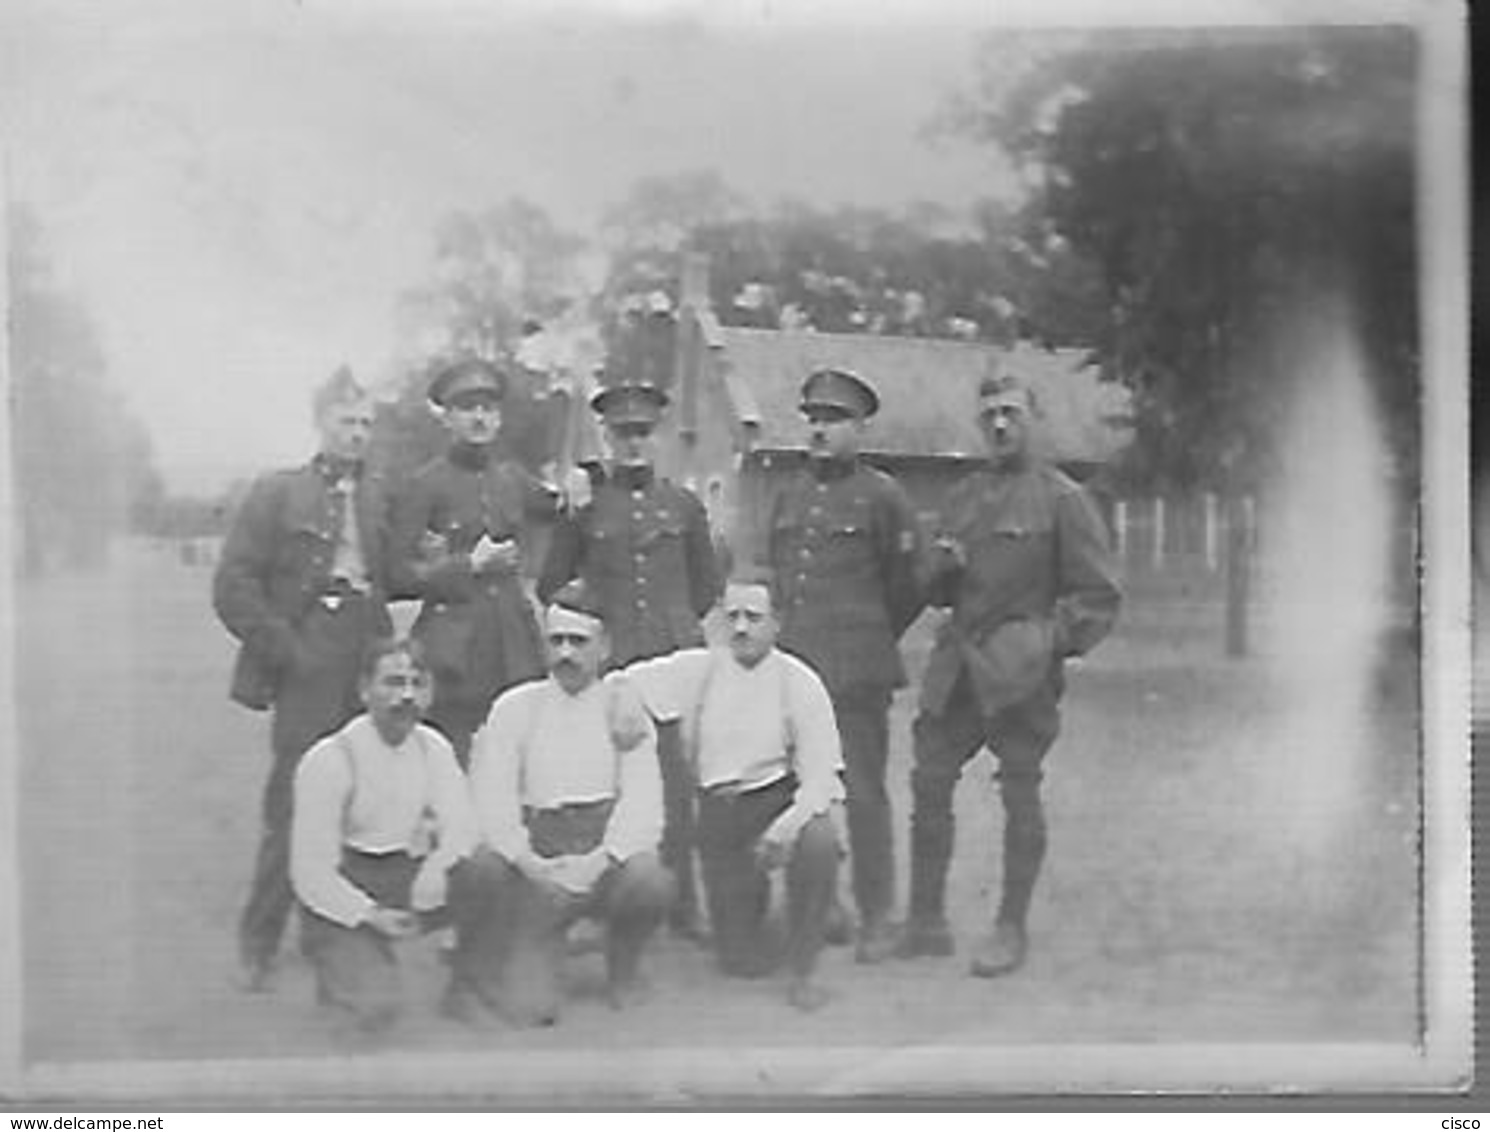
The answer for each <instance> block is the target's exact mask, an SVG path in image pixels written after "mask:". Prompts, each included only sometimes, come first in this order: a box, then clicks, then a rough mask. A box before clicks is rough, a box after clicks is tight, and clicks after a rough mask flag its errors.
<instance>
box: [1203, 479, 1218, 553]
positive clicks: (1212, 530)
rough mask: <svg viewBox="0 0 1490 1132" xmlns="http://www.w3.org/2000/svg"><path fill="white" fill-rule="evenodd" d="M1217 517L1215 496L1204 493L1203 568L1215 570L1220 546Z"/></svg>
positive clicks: (1212, 493) (1211, 493) (1210, 493)
mask: <svg viewBox="0 0 1490 1132" xmlns="http://www.w3.org/2000/svg"><path fill="white" fill-rule="evenodd" d="M1218 518H1219V516H1218V515H1217V514H1216V494H1215V492H1211V491H1208V492H1206V493H1205V568H1206V569H1207V570H1214V569H1215V568H1216V556H1217V552H1218V550H1219V545H1220V539H1219V536H1220V530H1219V526H1220V524H1219V522H1218Z"/></svg>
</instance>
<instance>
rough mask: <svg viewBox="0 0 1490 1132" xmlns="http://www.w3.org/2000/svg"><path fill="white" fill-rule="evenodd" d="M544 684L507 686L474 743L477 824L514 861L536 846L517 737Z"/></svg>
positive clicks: (473, 793) (473, 792)
mask: <svg viewBox="0 0 1490 1132" xmlns="http://www.w3.org/2000/svg"><path fill="white" fill-rule="evenodd" d="M544 689H545V686H544V685H542V684H524V685H520V686H519V687H516V688H513V689H511V690H510V691H507V692H504V693H503V694H502V695H501V696H499V697H498V698H497V702H496V703H494V704H493V705H492V709H491V714H490V715H489V716H487V719H486V724H485V726H483V727H482V728H481V730H480V731H478V732H477V733H476V737H475V739H474V740H473V741H472V744H471V801H472V803H473V806H474V809H475V816H476V825H477V829H478V831H479V833H480V835H481V836H482V837H483V838H485V840H486V843H487V844H488V845H490V846H491V847H492V848H493V849H494V850H496V851H497V852H498V853H499V854H501V855H502V856H503V857H505V858H506V859H507V860H509V861H515V860H517V859H518V858H519V857H522V856H526V855H527V854H528V853H529V852H531V850H532V843H531V842H530V841H529V840H528V829H527V826H525V825H524V824H523V805H522V752H521V751H520V750H519V749H518V742H519V738H520V737H521V736H522V735H523V734H525V733H526V731H527V729H528V724H529V715H530V714H531V713H532V712H533V711H534V710H536V707H537V705H536V704H534V703H533V702H532V699H533V697H534V696H537V695H542V694H543V692H544Z"/></svg>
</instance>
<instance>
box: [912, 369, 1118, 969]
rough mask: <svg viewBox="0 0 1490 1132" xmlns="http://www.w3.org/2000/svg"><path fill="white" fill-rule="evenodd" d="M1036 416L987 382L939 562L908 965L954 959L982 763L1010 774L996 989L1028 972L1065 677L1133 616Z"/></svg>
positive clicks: (993, 943)
mask: <svg viewBox="0 0 1490 1132" xmlns="http://www.w3.org/2000/svg"><path fill="white" fill-rule="evenodd" d="M1034 409H1035V403H1034V398H1033V396H1032V395H1031V393H1030V391H1029V389H1028V388H1027V387H1026V386H1025V385H1024V384H1023V383H1021V382H1020V381H1019V380H1018V379H1016V378H1013V377H1009V376H1005V377H992V376H990V377H987V378H984V379H983V381H982V383H981V384H980V385H979V387H978V421H979V424H980V425H981V427H982V430H983V435H984V438H985V443H986V445H987V449H988V457H989V459H988V466H987V467H986V468H984V469H980V470H979V471H976V472H973V473H972V474H971V475H970V476H968V478H967V479H965V480H963V481H962V483H960V484H958V485H957V486H956V487H955V488H953V489H952V491H951V493H950V494H949V496H948V498H947V504H946V508H945V511H944V513H943V522H942V528H941V530H942V532H943V533H942V534H941V535H940V536H939V537H938V538H937V540H936V543H935V545H934V546H933V548H932V550H933V554H932V559H931V562H932V568H931V576H930V579H929V582H928V598H929V601H930V603H931V604H932V605H937V606H950V607H951V616H950V618H949V619H948V620H947V621H946V623H945V624H944V625H943V627H942V629H941V632H940V633H939V635H938V637H937V641H936V644H935V646H934V648H933V650H932V654H931V658H930V660H929V662H928V664H927V668H926V675H925V678H924V680H923V681H922V686H921V709H920V714H919V715H918V716H917V718H916V722H915V726H914V737H915V766H914V769H913V770H912V772H911V788H912V794H913V798H914V802H913V805H914V810H913V813H912V815H911V896H910V920H909V922H908V924H907V930H906V934H905V937H904V942H903V947H902V954H903V955H906V956H907V957H910V956H916V955H949V954H951V952H952V936H951V932H950V931H949V929H948V927H947V921H946V916H945V910H944V904H943V901H944V892H945V889H946V880H947V868H948V865H949V863H950V862H951V858H952V847H953V815H952V795H953V791H954V789H955V788H956V786H957V780H958V778H959V776H960V775H961V773H962V767H963V765H964V764H965V763H966V762H967V760H968V759H970V758H972V757H973V755H974V754H976V753H977V752H978V750H979V749H980V748H981V747H983V746H984V745H987V746H988V748H989V749H990V750H991V751H992V752H993V753H994V755H995V757H996V758H997V759H998V764H999V769H998V783H999V792H1000V794H1001V795H1002V798H1003V807H1004V858H1003V891H1002V898H1001V900H1000V903H999V907H998V914H997V917H996V918H995V920H994V923H993V928H992V931H991V932H990V933H989V934H988V935H987V936H986V937H985V938H984V939H983V940H982V941H981V942H980V944H979V945H978V948H977V950H976V951H975V952H974V954H973V958H972V973H973V974H974V975H978V976H983V977H989V976H994V975H1000V974H1004V973H1005V972H1008V971H1012V970H1014V969H1015V968H1017V967H1018V966H1019V965H1020V964H1021V963H1023V962H1024V957H1025V952H1026V950H1027V947H1028V937H1027V934H1026V930H1025V918H1026V914H1027V912H1028V910H1029V904H1030V896H1031V894H1032V893H1033V892H1034V887H1035V879H1036V877H1037V876H1038V875H1039V872H1040V864H1041V862H1042V860H1043V859H1044V856H1045V841H1046V836H1045V813H1044V810H1043V808H1042V805H1041V801H1040V778H1041V764H1042V762H1043V760H1044V757H1045V752H1046V751H1048V750H1049V749H1050V746H1051V744H1052V743H1053V742H1054V741H1055V737H1056V734H1057V732H1058V731H1059V730H1060V715H1059V711H1058V705H1059V702H1060V696H1061V692H1062V690H1063V688H1064V679H1063V676H1062V667H1063V665H1064V662H1065V660H1066V658H1067V657H1072V656H1080V655H1081V654H1083V653H1085V652H1086V651H1087V650H1088V649H1090V648H1092V647H1093V646H1094V645H1096V644H1097V642H1098V641H1100V640H1101V639H1102V638H1103V637H1104V636H1106V635H1107V632H1108V631H1109V630H1110V629H1111V628H1112V624H1113V621H1114V620H1115V619H1116V617H1117V612H1118V606H1119V603H1120V600H1121V597H1120V593H1119V590H1118V583H1117V573H1116V568H1115V565H1114V563H1113V560H1112V557H1111V552H1110V549H1109V546H1108V537H1107V530H1106V528H1105V527H1104V525H1103V523H1102V520H1101V518H1100V516H1099V515H1098V514H1097V510H1096V508H1095V507H1093V506H1092V504H1091V501H1090V500H1089V499H1088V498H1087V496H1086V494H1085V493H1084V492H1083V491H1082V489H1081V488H1080V487H1079V486H1078V485H1077V484H1075V483H1074V482H1073V481H1071V480H1070V479H1068V478H1067V477H1066V476H1064V475H1062V474H1061V473H1060V472H1059V471H1057V470H1056V469H1054V468H1052V467H1049V466H1048V465H1044V464H1042V463H1040V462H1038V461H1036V460H1034V459H1033V458H1032V457H1031V454H1030V451H1029V430H1030V426H1031V417H1032V415H1033V413H1034Z"/></svg>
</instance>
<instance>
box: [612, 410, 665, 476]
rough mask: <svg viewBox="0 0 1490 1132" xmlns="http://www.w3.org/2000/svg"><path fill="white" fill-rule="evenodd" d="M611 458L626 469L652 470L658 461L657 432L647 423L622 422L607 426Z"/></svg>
mask: <svg viewBox="0 0 1490 1132" xmlns="http://www.w3.org/2000/svg"><path fill="white" fill-rule="evenodd" d="M605 434H606V436H607V437H608V438H609V440H610V450H611V456H612V457H613V458H614V459H615V461H616V463H618V464H620V465H621V466H622V467H626V468H650V467H651V466H652V464H653V463H654V461H655V460H656V448H655V441H656V436H657V430H656V429H655V428H653V427H652V426H651V425H650V424H648V423H647V422H645V421H620V422H618V423H616V424H612V425H606V426H605Z"/></svg>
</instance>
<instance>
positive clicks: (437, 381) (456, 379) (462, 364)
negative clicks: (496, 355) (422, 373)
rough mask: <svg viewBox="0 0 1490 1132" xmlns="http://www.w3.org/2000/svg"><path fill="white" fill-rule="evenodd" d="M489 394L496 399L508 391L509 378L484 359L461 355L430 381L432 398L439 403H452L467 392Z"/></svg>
mask: <svg viewBox="0 0 1490 1132" xmlns="http://www.w3.org/2000/svg"><path fill="white" fill-rule="evenodd" d="M478 392H479V393H489V394H490V395H491V396H492V397H495V398H496V399H497V400H501V399H502V398H503V397H504V396H506V394H507V377H506V375H505V374H503V373H502V371H501V370H499V369H498V368H497V367H496V366H494V365H492V364H491V362H488V361H485V360H483V359H481V358H462V359H461V360H460V361H458V362H452V363H451V364H450V365H448V366H446V367H445V368H444V369H442V370H440V372H439V373H437V374H435V378H434V380H433V381H431V382H430V383H429V399H430V400H431V401H433V402H434V403H435V404H436V405H449V404H450V402H451V401H453V400H454V399H455V398H456V397H459V396H461V395H462V394H465V393H478Z"/></svg>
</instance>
